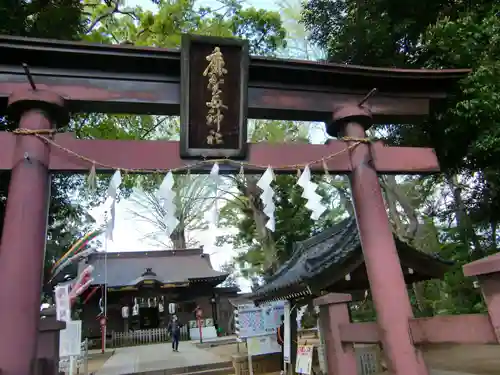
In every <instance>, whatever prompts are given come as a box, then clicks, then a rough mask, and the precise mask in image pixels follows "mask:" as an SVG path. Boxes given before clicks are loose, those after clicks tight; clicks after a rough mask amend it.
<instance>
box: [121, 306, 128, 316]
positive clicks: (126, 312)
mask: <svg viewBox="0 0 500 375" xmlns="http://www.w3.org/2000/svg"><path fill="white" fill-rule="evenodd" d="M122 318H124V319H126V318H128V306H123V307H122Z"/></svg>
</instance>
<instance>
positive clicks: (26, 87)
mask: <svg viewBox="0 0 500 375" xmlns="http://www.w3.org/2000/svg"><path fill="white" fill-rule="evenodd" d="M217 46H218V47H220V50H221V51H222V52H223V53H224V55H225V56H226V57H227V60H226V68H227V70H228V71H229V73H228V74H227V76H226V77H225V83H224V86H225V87H228V92H230V94H229V95H228V94H225V95H222V96H223V98H224V100H225V103H226V104H227V103H229V104H228V107H229V109H228V114H226V115H225V116H226V119H227V118H230V119H231V120H230V123H229V122H228V123H227V124H226V123H225V122H224V121H222V127H221V128H220V129H218V130H220V132H221V133H222V136H224V135H227V137H226V139H225V143H223V144H215V146H213V145H210V144H207V142H206V141H205V139H206V136H207V134H208V133H207V132H208V130H207V129H208V128H207V127H206V123H205V122H204V117H203V118H201V119H200V118H199V117H196V116H198V114H197V113H205V112H206V111H207V109H206V107H205V103H206V102H207V98H206V96H205V94H200V93H201V92H202V91H203V90H206V81H203V80H202V78H203V77H202V74H201V72H202V70H203V69H204V67H202V66H201V65H200V64H201V62H203V63H204V64H206V59H205V56H207V55H208V54H209V53H214V48H215V47H217ZM0 56H2V65H0V69H1V72H0V98H1V103H2V110H8V111H9V112H8V115H9V116H11V117H10V118H11V119H14V120H16V121H18V123H19V129H20V130H19V131H17V132H14V133H8V132H0V170H12V177H11V181H10V186H9V196H8V202H7V210H6V214H5V222H4V226H3V236H2V242H1V248H0V285H2V287H1V288H0V301H2V303H1V306H0V371H1V373H2V375H26V374H29V373H30V364H31V363H32V361H33V360H34V359H35V356H36V340H37V327H38V322H39V314H40V313H39V306H40V280H41V277H42V266H43V259H44V246H45V239H46V220H47V207H48V197H49V194H50V191H49V176H50V173H51V172H68V173H82V172H85V171H89V170H90V169H91V167H92V163H93V162H92V161H98V163H97V164H96V165H95V166H96V169H97V170H98V171H101V172H111V171H112V167H111V166H113V167H115V168H116V167H118V168H120V169H126V170H145V171H156V170H161V171H167V170H170V169H175V168H178V167H180V166H183V165H186V164H187V163H189V161H187V160H186V157H189V158H201V157H203V156H208V157H232V158H233V159H234V158H240V159H245V160H247V161H248V162H249V163H251V164H253V165H261V166H267V165H271V166H273V165H303V164H304V163H305V162H307V160H322V161H324V163H321V162H319V163H317V164H314V165H311V166H310V167H311V169H312V170H313V171H316V172H318V173H321V172H323V170H324V165H326V168H327V169H328V171H329V172H331V173H342V174H349V175H350V180H351V187H352V195H353V201H354V207H355V211H356V218H357V221H358V226H359V232H360V237H361V241H362V245H363V252H364V256H365V262H366V267H367V271H368V275H369V278H370V285H371V290H372V294H373V299H374V302H375V306H376V310H377V316H378V322H379V326H380V328H381V329H380V332H381V334H382V342H383V346H384V352H385V353H386V355H387V357H388V362H389V364H390V367H391V372H392V373H394V374H398V375H424V374H426V373H427V370H426V368H425V364H424V363H423V360H422V356H421V354H420V352H419V350H416V348H414V346H413V344H412V340H411V337H410V334H409V326H408V320H409V318H411V317H412V310H411V306H410V302H409V299H408V294H407V290H406V287H405V283H404V279H403V274H402V271H401V267H400V263H399V259H398V256H397V252H396V249H395V245H394V242H393V237H392V233H391V229H390V226H389V223H388V219H387V214H386V210H385V206H384V201H383V197H382V193H381V189H380V185H379V181H378V177H377V174H378V173H380V174H384V173H392V174H396V173H400V174H413V173H418V174H423V173H433V172H437V171H438V170H439V166H438V161H437V159H436V156H435V154H434V152H433V150H432V149H428V148H408V147H385V146H384V145H383V144H381V143H374V144H370V143H369V142H367V140H366V139H365V138H366V135H365V130H366V129H367V128H369V127H370V126H371V125H372V124H373V123H391V122H392V123H408V122H409V121H414V120H418V119H421V118H423V117H424V116H426V115H427V114H428V112H429V108H430V103H431V101H432V100H437V99H441V98H444V97H445V95H446V91H447V90H448V89H449V88H450V87H451V85H453V84H454V83H455V82H456V81H457V80H458V79H460V78H462V77H463V76H464V75H466V74H467V72H468V71H467V70H441V71H437V70H402V69H382V68H368V67H360V66H348V65H335V64H321V63H312V62H305V61H287V60H279V59H267V58H260V57H252V58H248V55H247V47H246V44H245V43H244V42H243V43H242V42H237V41H236V42H235V41H234V39H231V40H229V41H228V40H227V39H214V38H196V39H190V38H188V37H185V38H184V40H183V51H182V63H181V52H179V51H177V50H166V49H160V48H138V47H130V46H105V45H92V44H84V43H73V42H60V41H49V40H38V39H27V38H16V37H7V36H1V37H0ZM23 63H26V64H28V65H25V69H24V70H23V65H22V64H23ZM28 66H29V67H30V68H28ZM181 66H182V67H181ZM181 71H182V74H181ZM233 72H236V73H235V74H232V73H233ZM196 77H198V78H196ZM193 82H194V83H193ZM200 82H201V83H200ZM247 86H248V87H247ZM181 88H182V90H181ZM374 89H377V93H376V94H375V95H371V94H373V93H374V91H375V90H374ZM367 94H368V95H367ZM247 111H248V112H247ZM69 112H87V113H88V112H107V113H124V112H125V113H131V114H134V113H135V114H140V113H143V114H163V115H178V114H180V113H182V115H183V118H182V122H183V127H182V134H181V142H180V143H179V142H166V141H114V140H78V139H75V138H73V135H71V134H54V133H53V132H51V129H53V128H54V127H55V126H56V125H60V124H64V123H65V122H66V121H67V119H68V114H69ZM4 113H7V112H5V111H4ZM247 114H248V117H249V118H262V119H288V120H306V121H324V122H327V123H328V124H329V125H328V126H327V131H328V133H329V134H330V135H332V136H338V135H339V134H340V135H342V136H344V137H350V138H347V141H344V140H337V141H331V142H329V143H328V144H326V145H304V144H278V145H276V144H275V145H270V144H265V143H259V144H248V145H247V144H246V139H245V136H246V131H245V124H246V117H247ZM203 116H204V115H203ZM219 125H220V124H219ZM200 129H201V130H200ZM224 133H226V134H224ZM359 142H361V143H360V144H358V145H357V147H350V146H352V145H353V144H354V143H356V144H357V143H359ZM181 154H182V156H183V157H185V158H184V159H183V158H181ZM332 154H338V157H335V158H329V159H328V160H326V159H325V158H326V156H327V155H332ZM75 155H78V157H76V156H75ZM247 169H248V168H247ZM257 170H259V169H258V168H256V169H255V168H254V169H253V170H251V171H249V172H257ZM191 171H192V172H195V173H196V172H199V173H204V172H206V169H205V168H203V167H200V168H198V169H196V168H195V169H192V170H191ZM225 171H226V173H232V172H235V171H236V172H237V169H236V170H235V169H231V168H229V167H228V168H227V169H226V170H225ZM259 171H260V170H259ZM276 172H281V173H295V172H296V168H285V169H283V170H276Z"/></svg>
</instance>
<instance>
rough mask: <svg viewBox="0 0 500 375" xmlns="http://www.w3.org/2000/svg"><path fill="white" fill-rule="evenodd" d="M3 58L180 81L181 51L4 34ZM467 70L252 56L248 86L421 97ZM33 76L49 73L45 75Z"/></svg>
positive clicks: (440, 92)
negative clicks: (326, 89) (408, 94)
mask: <svg viewBox="0 0 500 375" xmlns="http://www.w3.org/2000/svg"><path fill="white" fill-rule="evenodd" d="M0 55H1V56H2V65H3V66H4V67H5V66H7V65H16V66H18V67H19V72H20V73H22V67H21V63H27V64H28V65H30V66H31V67H33V69H34V68H36V67H39V68H42V67H43V68H45V69H65V70H72V71H80V72H81V76H82V77H83V76H88V74H85V73H84V71H87V72H88V71H89V70H90V71H93V72H95V73H96V74H97V75H95V78H99V77H98V76H99V75H103V74H106V73H107V74H110V73H111V74H115V73H116V74H117V75H118V74H121V73H126V74H135V75H136V77H137V75H143V77H144V79H146V80H149V81H151V79H152V77H154V76H156V77H164V78H163V81H164V82H172V80H174V81H176V80H178V78H179V77H180V66H181V64H180V49H166V48H157V47H138V46H133V45H104V44H97V43H85V42H73V41H60V40H46V39H37V38H26V37H15V36H6V35H0ZM469 72H470V70H468V69H441V70H430V69H397V68H383V67H368V66H357V65H347V64H335V63H323V62H312V61H303V60H291V59H278V58H270V57H256V56H252V57H251V58H250V68H249V86H258V87H268V86H269V85H270V84H273V85H276V84H282V85H294V86H295V88H296V89H297V90H302V89H303V86H307V87H310V88H311V89H313V88H314V87H325V86H329V87H331V90H332V92H338V90H339V89H343V92H348V91H345V90H346V89H348V90H365V91H368V90H369V89H371V88H374V87H376V88H377V89H378V90H379V91H380V92H394V93H396V92H402V91H404V92H408V91H411V92H413V93H420V96H429V95H430V94H432V95H431V97H432V96H434V97H442V96H444V95H445V93H446V91H447V90H449V89H450V87H451V86H452V85H453V84H454V83H455V82H456V81H457V80H458V79H461V78H463V77H464V76H465V75H466V74H468V73H469ZM35 73H36V75H37V76H46V75H48V74H47V73H48V72H47V71H45V72H43V71H37V72H35ZM148 76H149V77H148ZM167 77H168V78H167ZM115 78H116V77H115ZM405 84H406V85H405ZM407 85H409V86H407Z"/></svg>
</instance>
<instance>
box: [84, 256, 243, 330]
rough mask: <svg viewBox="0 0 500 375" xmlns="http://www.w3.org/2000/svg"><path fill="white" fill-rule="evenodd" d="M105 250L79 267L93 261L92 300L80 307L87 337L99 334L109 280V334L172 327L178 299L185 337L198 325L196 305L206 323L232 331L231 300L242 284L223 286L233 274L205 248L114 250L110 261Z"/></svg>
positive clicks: (177, 312)
mask: <svg viewBox="0 0 500 375" xmlns="http://www.w3.org/2000/svg"><path fill="white" fill-rule="evenodd" d="M104 255H105V254H104V253H94V254H92V255H91V256H89V257H88V259H87V260H86V261H82V262H81V263H80V264H79V265H78V269H79V272H81V270H82V269H83V268H85V267H86V266H87V265H89V264H90V265H92V266H93V267H94V272H93V278H94V281H93V283H92V285H91V286H90V288H89V289H88V292H87V293H86V295H84V296H83V300H85V298H87V299H88V300H87V301H86V302H85V303H84V304H83V305H82V307H81V309H82V312H81V316H80V318H81V320H82V324H83V327H82V336H83V337H86V338H90V339H98V338H100V335H101V333H100V327H99V319H98V316H99V314H100V313H101V307H102V304H103V303H102V301H100V300H101V299H102V297H103V296H102V294H103V293H102V288H103V286H104V285H105V284H106V283H107V285H108V294H107V298H108V303H107V317H108V322H107V332H108V337H109V335H111V334H112V333H121V332H129V331H138V330H148V329H157V328H165V327H167V325H168V322H169V319H170V318H169V312H168V307H169V304H170V303H175V304H176V315H177V317H178V318H179V320H180V322H181V323H183V324H184V327H183V328H184V329H183V333H184V334H183V337H182V338H184V339H188V338H189V329H190V328H194V326H195V309H196V308H197V307H200V308H201V309H202V311H203V324H204V325H206V326H212V325H213V326H215V327H216V328H217V327H220V329H221V330H222V332H223V334H226V333H232V332H231V327H230V326H228V325H227V324H226V322H228V321H229V320H230V317H231V314H232V311H233V308H232V306H231V304H230V302H229V299H230V298H235V297H236V296H237V294H238V291H239V289H238V288H237V287H221V286H219V285H220V284H221V283H222V282H224V280H225V279H226V278H227V276H228V274H227V273H223V272H220V271H216V270H214V269H213V267H212V264H211V262H210V256H209V254H205V253H203V248H198V249H182V250H166V251H134V252H129V251H127V252H113V253H108V256H107V259H106V260H105V257H104ZM105 267H106V269H107V274H106V273H105ZM106 281H107V282H106ZM100 304H101V306H100ZM219 323H220V326H219ZM226 326H227V327H226Z"/></svg>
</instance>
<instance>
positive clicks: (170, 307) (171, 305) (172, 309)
mask: <svg viewBox="0 0 500 375" xmlns="http://www.w3.org/2000/svg"><path fill="white" fill-rule="evenodd" d="M168 313H169V314H175V303H169V304H168Z"/></svg>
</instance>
